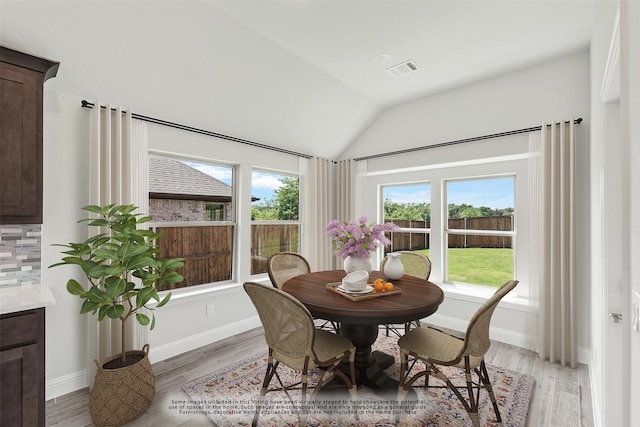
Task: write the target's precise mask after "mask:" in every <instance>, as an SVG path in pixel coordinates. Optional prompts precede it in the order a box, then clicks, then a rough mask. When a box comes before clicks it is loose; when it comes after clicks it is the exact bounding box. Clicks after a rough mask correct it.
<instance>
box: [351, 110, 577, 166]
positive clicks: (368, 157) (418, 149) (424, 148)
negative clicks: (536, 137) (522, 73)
mask: <svg viewBox="0 0 640 427" xmlns="http://www.w3.org/2000/svg"><path fill="white" fill-rule="evenodd" d="M573 122H574V123H575V124H577V125H579V124H580V123H582V117H580V118H578V119H575V120H574V121H573ZM565 123H569V121H566V122H565ZM547 126H550V125H547ZM540 129H542V126H534V127H530V128H525V129H516V130H510V131H507V132H501V133H494V134H491V135H484V136H474V137H473V138H466V139H458V140H456V141H449V142H441V143H439V144H433V145H425V146H423V147H415V148H407V149H404V150H398V151H390V152H387V153H380V154H372V155H370V156H364V157H358V158H355V159H354V160H356V161H357V160H368V159H375V158H378V157H386V156H393V155H395V154H404V153H411V152H414V151H421V150H429V149H432V148H440V147H447V146H449V145H457V144H465V143H467V142H474V141H482V140H484V139H491V138H498V137H501V136H509V135H517V134H519V133H527V132H533V131H537V130H540Z"/></svg>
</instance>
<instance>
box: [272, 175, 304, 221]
mask: <svg viewBox="0 0 640 427" xmlns="http://www.w3.org/2000/svg"><path fill="white" fill-rule="evenodd" d="M280 182H282V186H281V187H280V188H278V189H277V190H276V191H275V208H276V211H277V219H280V220H293V219H298V205H299V190H298V178H293V177H290V176H285V177H283V178H281V179H280Z"/></svg>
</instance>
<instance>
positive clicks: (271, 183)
mask: <svg viewBox="0 0 640 427" xmlns="http://www.w3.org/2000/svg"><path fill="white" fill-rule="evenodd" d="M185 163H186V164H187V165H189V166H190V167H192V168H194V169H198V170H199V171H201V172H204V173H206V174H207V175H210V176H212V177H214V178H216V179H219V180H220V181H222V182H224V183H226V184H229V185H232V177H233V168H232V167H227V166H213V165H206V164H202V163H194V162H185ZM282 177H283V175H278V174H274V173H268V172H260V171H253V172H252V173H251V195H252V196H255V197H259V198H260V201H259V202H257V203H260V202H262V201H264V200H269V199H273V198H274V196H275V194H274V192H275V190H277V189H278V188H280V186H281V185H282V183H281V182H280V178H282Z"/></svg>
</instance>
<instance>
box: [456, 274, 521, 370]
mask: <svg viewBox="0 0 640 427" xmlns="http://www.w3.org/2000/svg"><path fill="white" fill-rule="evenodd" d="M517 284H518V281H517V280H509V281H508V282H506V283H505V284H504V285H502V286H501V287H500V288H498V290H497V291H495V293H494V294H493V295H492V296H491V298H489V299H488V300H487V301H485V302H484V304H482V305H481V306H480V308H478V310H477V311H476V312H475V314H474V315H473V317H471V320H469V324H468V326H467V331H466V334H465V338H464V346H463V348H462V351H461V354H460V356H461V357H464V356H467V355H469V356H472V357H483V356H484V354H485V353H486V352H487V351H488V350H489V347H491V341H490V340H489V326H490V323H491V317H492V316H493V312H494V310H495V309H496V307H497V306H498V303H499V302H500V300H502V298H503V297H504V296H505V295H507V294H508V293H509V292H510V291H511V290H512V289H513V288H515V287H516V285H517Z"/></svg>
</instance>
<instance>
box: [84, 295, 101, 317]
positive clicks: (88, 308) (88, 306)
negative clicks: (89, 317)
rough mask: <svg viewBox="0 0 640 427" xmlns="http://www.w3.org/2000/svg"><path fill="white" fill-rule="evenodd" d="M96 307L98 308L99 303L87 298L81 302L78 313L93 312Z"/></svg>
mask: <svg viewBox="0 0 640 427" xmlns="http://www.w3.org/2000/svg"><path fill="white" fill-rule="evenodd" d="M98 308H100V303H98V302H93V301H89V300H88V299H86V300H84V302H83V303H82V307H81V308H80V314H85V313H91V312H93V313H95V312H96V310H97V309H98Z"/></svg>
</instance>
